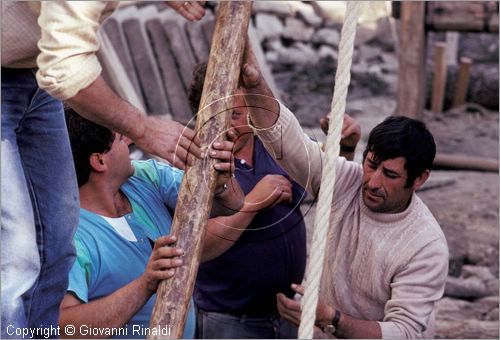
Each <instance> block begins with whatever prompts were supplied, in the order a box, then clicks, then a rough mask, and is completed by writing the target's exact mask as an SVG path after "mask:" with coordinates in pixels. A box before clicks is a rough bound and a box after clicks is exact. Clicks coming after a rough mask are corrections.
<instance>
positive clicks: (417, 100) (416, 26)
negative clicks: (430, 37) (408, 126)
mask: <svg viewBox="0 0 500 340" xmlns="http://www.w3.org/2000/svg"><path fill="white" fill-rule="evenodd" d="M400 15H401V30H400V44H399V72H398V99H397V108H396V113H398V114H400V115H404V116H408V117H412V118H417V119H421V117H422V112H423V109H424V100H425V91H424V89H425V48H426V46H425V29H424V20H425V1H421V2H420V1H418V2H417V1H402V2H401V8H400Z"/></svg>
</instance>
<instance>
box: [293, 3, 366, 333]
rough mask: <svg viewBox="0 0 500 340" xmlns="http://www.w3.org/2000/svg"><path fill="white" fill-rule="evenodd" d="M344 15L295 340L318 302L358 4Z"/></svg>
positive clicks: (309, 324) (308, 326) (307, 329)
mask: <svg viewBox="0 0 500 340" xmlns="http://www.w3.org/2000/svg"><path fill="white" fill-rule="evenodd" d="M346 4H347V8H346V15H345V19H344V24H343V26H342V32H341V38H340V44H339V59H338V63H337V64H338V65H337V71H336V73H335V88H334V91H333V99H332V105H331V110H330V114H329V118H330V127H329V129H328V136H327V138H326V150H327V153H326V157H325V166H324V168H323V173H322V179H321V188H320V191H319V196H318V206H317V207H316V216H315V218H314V231H313V236H312V242H311V251H310V254H309V259H308V265H307V272H306V280H305V284H304V285H305V292H304V296H303V297H302V300H301V307H302V318H301V322H300V327H299V334H298V335H299V339H312V337H313V333H314V322H315V320H316V307H317V305H318V296H319V287H320V281H321V274H322V272H323V262H324V258H325V249H326V239H327V234H328V228H329V225H330V221H329V220H330V212H331V205H332V204H331V203H332V197H333V189H334V186H335V176H336V173H335V161H336V159H337V157H338V156H339V151H340V145H339V143H340V134H341V131H342V123H343V118H344V112H345V106H346V97H347V88H348V87H349V82H350V80H351V73H350V70H351V63H352V53H353V50H354V37H355V35H356V25H357V22H358V17H359V13H360V7H361V4H360V3H359V2H358V1H346Z"/></svg>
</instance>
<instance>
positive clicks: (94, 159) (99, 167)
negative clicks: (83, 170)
mask: <svg viewBox="0 0 500 340" xmlns="http://www.w3.org/2000/svg"><path fill="white" fill-rule="evenodd" d="M89 162H90V167H91V168H92V170H93V171H95V172H103V171H105V170H106V169H107V166H106V163H105V162H104V159H103V157H102V154H100V153H97V152H94V153H93V154H92V155H90V158H89Z"/></svg>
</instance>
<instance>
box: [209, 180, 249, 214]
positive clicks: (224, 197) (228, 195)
mask: <svg viewBox="0 0 500 340" xmlns="http://www.w3.org/2000/svg"><path fill="white" fill-rule="evenodd" d="M244 199H245V195H244V194H243V190H241V187H240V185H239V183H238V181H237V180H236V179H235V178H231V179H230V180H228V181H227V182H226V189H225V190H223V192H222V193H220V194H218V195H215V196H214V202H213V204H212V210H211V212H210V217H217V216H231V215H233V214H234V213H236V212H238V211H240V210H241V209H242V207H243V202H244Z"/></svg>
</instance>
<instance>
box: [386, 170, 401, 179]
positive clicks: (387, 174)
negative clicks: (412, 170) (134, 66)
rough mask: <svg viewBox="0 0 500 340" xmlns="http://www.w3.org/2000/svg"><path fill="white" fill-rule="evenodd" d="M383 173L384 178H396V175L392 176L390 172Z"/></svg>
mask: <svg viewBox="0 0 500 340" xmlns="http://www.w3.org/2000/svg"><path fill="white" fill-rule="evenodd" d="M384 173H385V176H386V177H389V178H392V179H394V178H398V175H396V174H394V173H392V172H387V171H385V172H384Z"/></svg>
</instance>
